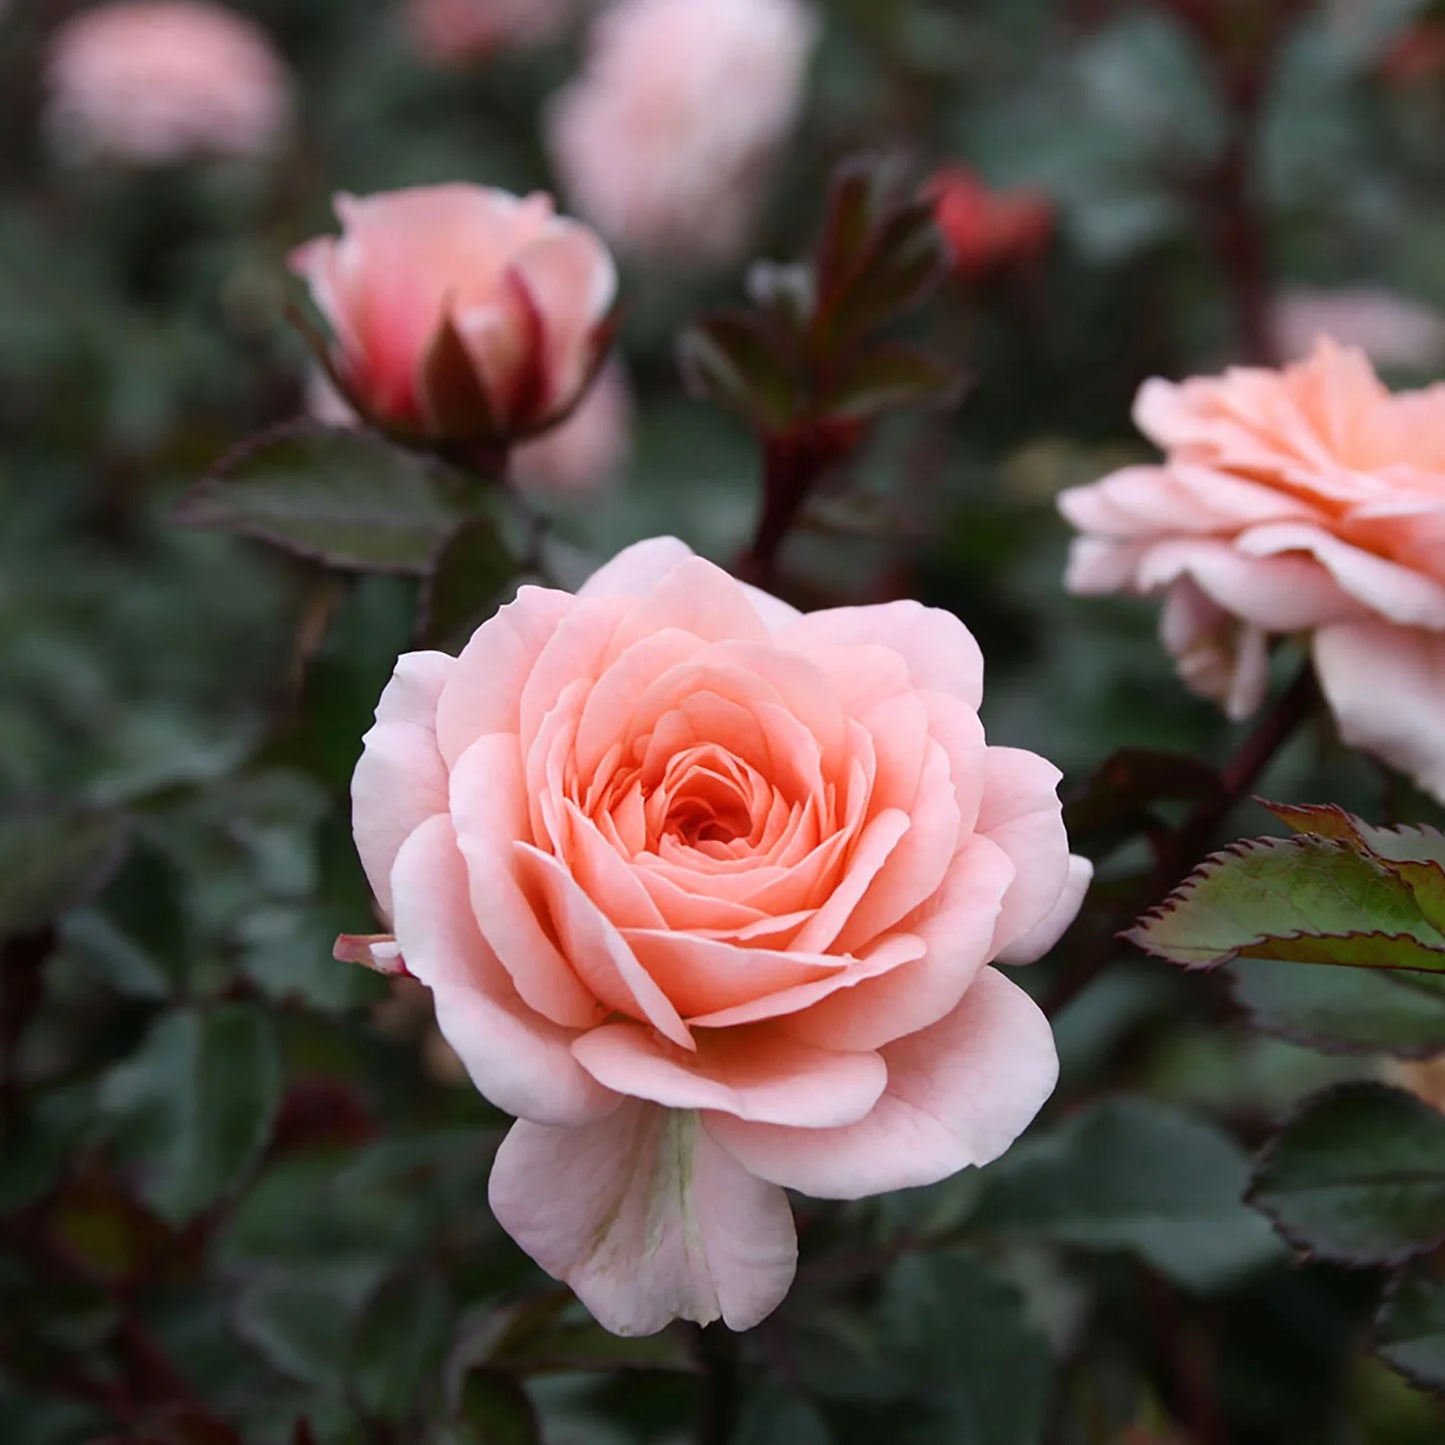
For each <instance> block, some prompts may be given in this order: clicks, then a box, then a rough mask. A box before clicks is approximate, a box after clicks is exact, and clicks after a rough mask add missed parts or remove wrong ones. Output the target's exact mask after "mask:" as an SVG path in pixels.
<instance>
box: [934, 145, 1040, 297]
mask: <svg viewBox="0 0 1445 1445" xmlns="http://www.w3.org/2000/svg"><path fill="white" fill-rule="evenodd" d="M924 194H925V195H926V196H927V197H929V199H931V200H932V201H933V215H934V219H935V220H936V221H937V223H938V229H939V230H940V231H942V232H943V236H944V239H945V240H946V241H947V242H948V247H949V250H950V252H951V253H952V256H953V265H954V270H955V273H956V274H957V275H958V276H960V277H961V278H963V279H965V280H972V281H976V280H980V279H982V278H985V277H987V276H988V275H989V274H990V273H991V272H994V271H996V270H997V269H998V268H999V267H1000V266H1005V265H1009V264H1023V265H1027V264H1029V263H1030V262H1034V261H1037V260H1039V258H1040V257H1042V256H1043V255H1044V253H1045V252H1046V251H1047V250H1048V246H1049V242H1050V241H1051V240H1052V239H1053V234H1054V213H1055V208H1054V203H1053V201H1052V200H1051V199H1050V198H1049V197H1048V196H1047V195H1046V194H1045V193H1044V192H1042V191H1034V190H1006V191H995V190H991V189H990V188H989V187H988V186H986V185H985V184H984V183H983V181H982V180H981V179H980V178H979V177H978V176H976V175H975V174H974V173H973V172H972V171H970V170H969V169H968V168H967V167H965V166H945V167H944V168H943V169H942V170H940V171H937V172H936V173H935V174H934V176H933V177H932V179H931V180H930V181H929V182H928V185H927V186H926V187H925V189H924Z"/></svg>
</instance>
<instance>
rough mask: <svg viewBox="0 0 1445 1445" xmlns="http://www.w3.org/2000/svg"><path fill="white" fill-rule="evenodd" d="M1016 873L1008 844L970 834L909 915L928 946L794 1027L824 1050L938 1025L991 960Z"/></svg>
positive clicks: (868, 1045)
mask: <svg viewBox="0 0 1445 1445" xmlns="http://www.w3.org/2000/svg"><path fill="white" fill-rule="evenodd" d="M1015 876H1016V874H1015V869H1014V864H1013V860H1012V859H1011V858H1010V857H1009V856H1008V854H1007V853H1005V852H1004V850H1003V849H1002V848H1000V847H999V846H998V845H997V844H996V843H994V842H991V841H990V840H989V839H988V838H984V837H975V838H973V839H971V840H970V841H969V842H968V844H967V845H966V846H965V847H964V848H963V849H962V850H961V851H960V853H959V854H958V856H957V857H956V858H955V860H954V866H953V869H952V871H951V872H950V874H949V876H948V878H947V880H946V881H945V882H944V885H943V887H942V888H941V889H939V891H938V893H937V894H936V895H935V896H934V897H933V898H932V899H930V900H929V903H928V906H927V907H926V908H924V909H920V910H919V911H918V913H917V914H916V915H914V917H912V918H910V919H907V920H905V926H906V927H907V929H908V930H909V932H908V933H907V934H905V935H903V936H905V937H916V938H917V939H918V940H919V941H920V942H921V943H922V945H923V953H922V956H921V957H920V958H918V959H917V960H916V961H912V962H909V963H908V964H907V966H906V967H902V968H895V969H889V970H886V971H879V972H878V973H877V976H873V975H872V973H864V972H861V971H860V973H859V974H858V975H856V986H854V987H850V988H847V989H846V990H845V989H841V988H840V989H837V990H832V991H830V996H829V997H826V998H823V999H822V1000H821V1001H820V1002H818V1003H817V1004H816V1005H815V1006H814V1007H811V1008H809V1009H807V1010H805V1011H800V1012H797V1013H795V1014H793V1015H791V1016H790V1017H789V1018H788V1020H787V1024H786V1027H787V1029H788V1031H789V1032H790V1033H792V1034H793V1035H794V1036H795V1037H797V1038H800V1039H802V1040H804V1041H805V1042H808V1043H815V1044H818V1045H819V1046H820V1047H823V1048H835V1049H876V1048H881V1047H882V1046H883V1045H885V1044H889V1043H892V1042H893V1040H894V1039H898V1038H902V1037H903V1036H904V1035H906V1034H909V1033H912V1032H914V1031H915V1030H917V1029H921V1028H927V1027H928V1026H929V1025H930V1024H934V1023H937V1021H938V1020H939V1019H941V1018H942V1017H943V1016H944V1015H945V1014H947V1013H948V1012H949V1011H950V1010H952V1009H953V1008H955V1007H956V1006H957V1004H958V1001H959V999H961V998H962V997H963V995H964V991H965V990H966V989H967V988H968V987H969V985H970V984H971V983H972V982H973V980H974V978H975V977H976V976H977V974H978V971H979V970H980V969H981V968H982V967H983V966H984V965H985V964H986V963H987V962H988V961H989V960H990V959H991V958H992V957H993V951H994V948H993V941H994V934H995V929H996V927H997V923H998V917H999V910H1000V908H1001V907H1002V904H1003V899H1004V896H1005V895H1006V893H1007V892H1008V890H1009V888H1010V886H1011V885H1012V884H1013V882H1014V879H1015ZM892 937H893V938H897V937H899V935H897V934H894V935H892ZM854 981H855V980H854V979H850V980H849V982H854ZM697 1022H698V1023H699V1025H701V1024H702V1022H703V1020H698V1021H697Z"/></svg>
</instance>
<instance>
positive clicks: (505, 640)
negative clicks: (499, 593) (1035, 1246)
mask: <svg viewBox="0 0 1445 1445" xmlns="http://www.w3.org/2000/svg"><path fill="white" fill-rule="evenodd" d="M576 605H577V604H576V599H575V598H573V597H570V596H569V595H568V594H567V593H565V592H556V591H553V590H552V589H551V588H549V587H522V588H519V589H518V591H517V596H516V600H515V601H512V602H509V603H508V604H507V605H506V606H505V607H503V608H501V609H500V610H499V611H498V612H497V613H496V614H495V615H494V616H492V617H489V618H488V619H487V621H485V622H484V623H483V624H482V625H481V626H480V627H479V628H477V630H476V631H475V632H474V633H473V634H472V637H471V640H470V641H469V642H468V643H467V645H466V646H465V647H464V648H463V649H462V653H461V656H460V657H458V658H457V660H456V667H455V669H454V670H453V672H452V675H451V677H450V678H449V680H448V685H447V686H446V687H445V688H444V689H443V691H442V695H441V697H440V698H439V699H438V700H437V720H436V730H437V742H438V744H439V745H440V747H441V751H442V756H443V757H444V758H445V759H446V761H447V764H448V766H452V765H454V764H455V763H456V761H457V759H458V758H459V757H461V755H462V754H463V753H464V752H466V750H467V749H468V748H469V747H470V746H471V745H472V744H473V743H474V742H476V740H477V739H478V738H480V737H483V736H485V735H486V734H487V733H515V732H518V731H519V729H520V726H521V718H520V714H521V702H522V689H523V688H524V687H525V686H526V683H527V679H528V677H529V675H530V673H531V669H532V667H533V665H534V664H535V662H536V660H537V657H538V655H539V653H540V652H541V650H542V648H543V646H544V645H545V644H546V643H547V641H548V640H549V639H550V638H551V636H552V634H553V633H554V632H555V631H556V630H557V626H558V624H559V623H560V622H561V621H562V619H563V618H564V617H566V616H567V615H568V614H569V613H570V612H571V611H572V610H573V608H574V607H575V606H576Z"/></svg>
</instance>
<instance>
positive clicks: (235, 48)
mask: <svg viewBox="0 0 1445 1445" xmlns="http://www.w3.org/2000/svg"><path fill="white" fill-rule="evenodd" d="M45 80H46V90H47V98H46V114H45V120H46V126H47V129H48V130H49V133H50V135H51V137H52V139H53V141H54V144H55V146H56V148H57V149H58V150H59V151H60V153H61V154H62V155H65V156H67V157H69V158H72V159H76V160H85V159H90V158H105V159H112V160H117V161H121V162H125V163H128V164H134V165H164V164H169V163H173V162H177V161H185V160H192V159H205V158H244V157H247V156H254V155H258V154H261V153H263V152H265V151H267V150H268V149H270V148H271V147H272V146H273V145H275V143H276V141H277V140H278V139H279V138H280V136H281V135H282V134H283V133H284V132H285V130H286V129H287V126H288V124H289V122H290V119H291V85H290V79H289V77H288V75H287V73H286V70H285V67H284V65H283V64H282V62H281V60H280V58H279V57H278V55H277V54H276V51H275V48H274V47H273V46H272V44H271V42H270V40H269V39H268V38H267V36H266V34H265V32H264V31H262V30H261V29H260V28H259V27H258V26H257V25H255V24H253V23H252V22H251V21H250V20H248V19H246V18H245V17H244V16H242V15H238V14H236V13H235V12H234V11H232V10H227V9H225V8H224V7H222V6H220V5H209V4H205V3H200V0H137V3H134V4H124V3H122V4H114V5H106V6H102V7H101V8H99V9H95V10H83V11H81V12H80V13H79V14H78V15H76V16H75V17H74V18H73V19H71V20H69V21H68V22H66V24H64V25H63V26H61V28H60V29H59V30H58V31H57V32H56V34H55V36H54V39H53V41H52V44H51V49H50V54H49V57H48V62H47V66H46V76H45Z"/></svg>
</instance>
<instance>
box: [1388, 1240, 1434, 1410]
mask: <svg viewBox="0 0 1445 1445" xmlns="http://www.w3.org/2000/svg"><path fill="white" fill-rule="evenodd" d="M1375 1353H1376V1354H1377V1355H1379V1357H1380V1358H1381V1359H1382V1360H1384V1362H1385V1363H1386V1364H1387V1365H1389V1366H1390V1367H1391V1368H1392V1369H1394V1370H1398V1371H1399V1372H1400V1374H1402V1375H1403V1376H1404V1377H1405V1378H1406V1379H1407V1380H1409V1381H1410V1383H1411V1384H1412V1385H1418V1386H1419V1387H1420V1388H1421V1389H1423V1390H1431V1391H1433V1392H1434V1393H1435V1394H1437V1395H1445V1280H1442V1279H1441V1278H1440V1276H1439V1274H1438V1272H1436V1271H1435V1270H1433V1269H1432V1268H1431V1267H1430V1265H1428V1264H1425V1263H1423V1262H1422V1263H1419V1264H1414V1265H1411V1266H1410V1267H1409V1268H1407V1269H1405V1270H1403V1271H1402V1272H1401V1273H1400V1274H1399V1275H1397V1276H1396V1277H1395V1279H1394V1280H1392V1281H1391V1284H1390V1288H1389V1292H1388V1293H1387V1294H1386V1295H1385V1301H1384V1303H1383V1304H1382V1305H1381V1306H1380V1312H1379V1314H1378V1315H1376V1316H1375Z"/></svg>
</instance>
